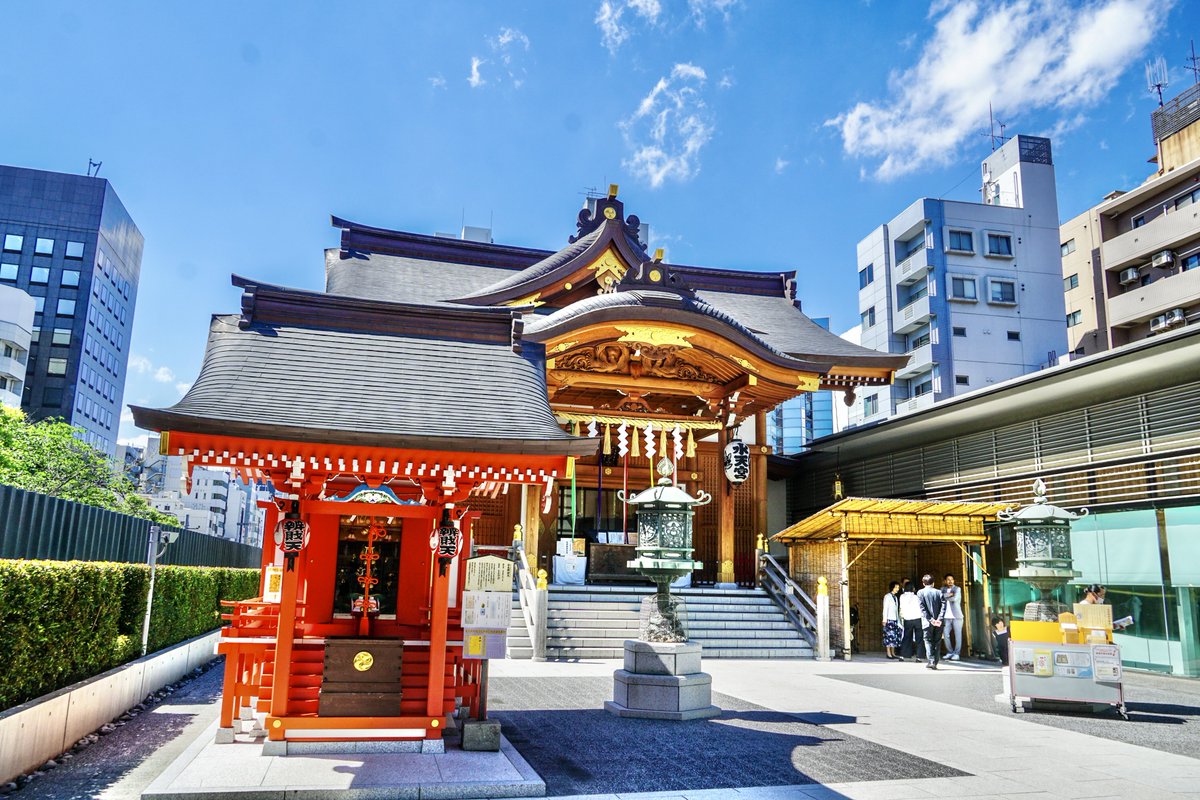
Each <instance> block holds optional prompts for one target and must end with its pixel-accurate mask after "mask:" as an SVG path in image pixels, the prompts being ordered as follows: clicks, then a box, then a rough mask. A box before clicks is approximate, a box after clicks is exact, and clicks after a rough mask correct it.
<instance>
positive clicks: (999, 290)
mask: <svg viewBox="0 0 1200 800" xmlns="http://www.w3.org/2000/svg"><path fill="white" fill-rule="evenodd" d="M988 287H989V290H990V293H989V295H988V302H989V303H1016V302H1017V285H1016V284H1015V283H1013V282H1012V281H998V280H996V279H995V278H991V279H989V280H988Z"/></svg>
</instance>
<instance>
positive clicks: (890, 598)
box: [883, 581, 901, 661]
mask: <svg viewBox="0 0 1200 800" xmlns="http://www.w3.org/2000/svg"><path fill="white" fill-rule="evenodd" d="M900 639H901V635H900V582H899V581H892V582H891V584H890V585H889V586H888V593H887V594H885V595H884V596H883V646H884V648H885V649H886V650H887V657H888V658H890V659H892V660H893V661H898V660H900V656H898V655H896V648H897V647H899V646H900Z"/></svg>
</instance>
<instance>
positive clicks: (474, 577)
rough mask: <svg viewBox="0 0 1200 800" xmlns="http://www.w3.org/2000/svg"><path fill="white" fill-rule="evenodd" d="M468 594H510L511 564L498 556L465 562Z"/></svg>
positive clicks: (511, 582)
mask: <svg viewBox="0 0 1200 800" xmlns="http://www.w3.org/2000/svg"><path fill="white" fill-rule="evenodd" d="M465 588H466V590H467V591H468V592H509V593H511V592H512V588H513V562H511V561H509V560H508V559H507V558H500V556H480V557H478V558H471V559H468V560H467V585H466V587H465Z"/></svg>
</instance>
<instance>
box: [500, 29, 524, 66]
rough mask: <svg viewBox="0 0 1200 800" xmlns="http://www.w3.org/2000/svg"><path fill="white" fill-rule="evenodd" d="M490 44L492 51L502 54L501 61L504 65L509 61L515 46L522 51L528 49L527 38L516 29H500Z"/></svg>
mask: <svg viewBox="0 0 1200 800" xmlns="http://www.w3.org/2000/svg"><path fill="white" fill-rule="evenodd" d="M491 43H492V49H493V50H496V51H499V52H500V53H502V54H503V55H502V56H501V59H502V60H503V61H504V63H506V64H507V63H509V61H510V60H511V58H512V56H511V52H512V50H514V49H516V47H517V46H519V47H520V48H521V49H522V50H528V49H529V37H528V36H526V35H525V34H523V33H521V32H520V31H519V30H517V29H516V28H501V29H500V34H499V35H498V36H497V37H496V38H495V39H492V40H491Z"/></svg>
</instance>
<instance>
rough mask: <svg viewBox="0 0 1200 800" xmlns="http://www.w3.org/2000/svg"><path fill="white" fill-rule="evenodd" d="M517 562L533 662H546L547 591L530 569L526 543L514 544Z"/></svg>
mask: <svg viewBox="0 0 1200 800" xmlns="http://www.w3.org/2000/svg"><path fill="white" fill-rule="evenodd" d="M513 550H514V552H515V553H516V562H517V595H518V597H519V598H520V601H521V616H522V617H523V618H524V620H525V630H526V631H528V633H529V643H530V644H531V645H532V647H533V660H534V661H545V660H546V609H547V597H546V595H547V594H548V592H547V590H546V589H539V588H538V586H537V580H536V579H535V578H534V574H533V570H531V569H530V568H529V559H528V558H527V557H526V555H525V545H524V542H522V541H520V540H517V541H514V542H513Z"/></svg>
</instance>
